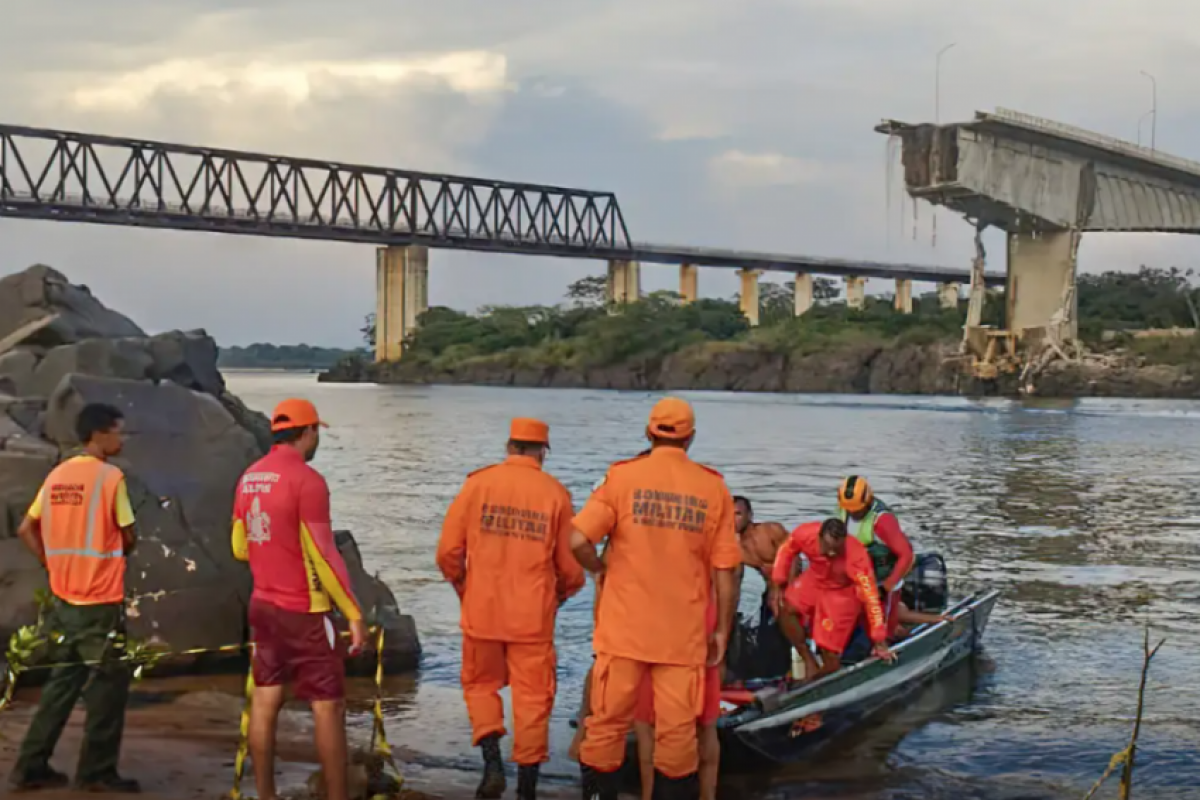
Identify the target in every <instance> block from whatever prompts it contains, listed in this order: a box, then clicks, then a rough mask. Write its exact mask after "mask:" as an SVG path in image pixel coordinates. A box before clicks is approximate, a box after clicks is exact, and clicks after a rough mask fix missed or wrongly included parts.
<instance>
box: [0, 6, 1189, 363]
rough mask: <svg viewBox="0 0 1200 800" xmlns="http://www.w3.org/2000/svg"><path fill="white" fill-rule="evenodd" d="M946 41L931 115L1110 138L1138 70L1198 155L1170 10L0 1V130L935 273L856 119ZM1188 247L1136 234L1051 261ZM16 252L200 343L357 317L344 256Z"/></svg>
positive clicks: (1136, 103) (1135, 99)
mask: <svg viewBox="0 0 1200 800" xmlns="http://www.w3.org/2000/svg"><path fill="white" fill-rule="evenodd" d="M952 42H953V43H956V46H955V47H954V48H953V49H951V50H950V51H948V52H947V53H946V55H945V57H944V59H943V66H942V74H941V87H942V88H941V109H942V111H941V115H942V119H943V121H945V120H948V119H951V118H954V119H965V118H968V117H969V116H970V115H971V114H972V113H973V112H974V111H975V110H976V109H981V110H991V109H992V108H994V107H995V106H997V105H1001V106H1006V107H1009V108H1015V109H1018V110H1021V111H1025V112H1028V113H1032V114H1037V115H1041V116H1046V117H1051V118H1055V119H1058V120H1060V121H1063V122H1069V123H1072V124H1076V125H1081V126H1084V127H1088V128H1092V129H1095V130H1098V131H1101V132H1104V133H1108V134H1111V135H1116V136H1122V137H1125V138H1128V139H1131V140H1136V138H1137V136H1138V125H1139V118H1141V117H1142V116H1143V114H1144V113H1145V112H1146V111H1148V110H1149V108H1150V104H1151V93H1150V81H1149V80H1148V79H1147V78H1146V77H1145V76H1143V75H1141V74H1140V71H1142V70H1146V71H1148V72H1150V73H1152V74H1154V75H1155V76H1157V79H1158V102H1159V106H1160V109H1161V113H1160V115H1159V117H1160V118H1159V120H1158V126H1157V139H1158V147H1159V148H1160V149H1163V150H1167V151H1170V152H1173V153H1176V154H1179V155H1183V156H1188V157H1192V158H1200V135H1197V134H1200V95H1197V94H1196V93H1195V91H1194V87H1195V86H1196V85H1200V7H1198V6H1196V4H1195V2H1194V0H1192V1H1191V2H1189V1H1188V0H1142V2H1139V3H1134V2H1133V0H1120V2H1118V0H1053V2H1046V0H1038V2H1033V1H1032V0H1009V2H1007V3H964V2H961V0H957V1H953V0H906V2H903V3H899V2H894V0H743V1H742V2H736V3H735V2H732V1H731V0H588V2H582V1H581V0H557V2H551V1H550V0H503V2H497V1H496V0H492V1H491V2H484V1H483V0H474V1H471V2H468V0H438V2H421V3H418V2H410V1H409V0H343V2H340V3H330V2H327V1H326V0H320V2H318V1H317V0H286V2H284V0H242V1H241V2H234V1H233V0H204V1H203V2H201V1H200V0H171V1H170V2H162V0H105V2H102V3H100V2H91V3H85V2H79V0H71V1H70V2H67V1H66V0H37V1H36V2H34V0H7V2H6V3H5V4H4V16H3V22H2V23H0V121H4V122H10V123H16V124H26V125H35V126H43V127H57V128H66V129H75V130H86V131H91V132H98V133H110V134H116V135H130V136H141V137H145V138H156V139H164V140H167V141H182V142H186V143H194V144H207V145H212V146H224V147H231V148H238V149H250V150H262V151H267V152H276V153H280V154H288V155H304V156H316V157H320V158H325V159H331V160H340V161H351V162H360V163H378V164H380V165H385V166H397V167H408V168H412V169H421V170H427V171H442V170H445V171H453V172H457V173H460V174H471V175H478V176H481V177H494V178H507V179H514V180H525V181H531V182H547V183H556V184H559V185H569V186H580V187H586V188H594V189H609V190H613V191H615V192H616V193H617V195H618V198H619V199H620V202H621V206H622V209H623V211H624V214H625V218H626V221H627V223H628V225H629V228H630V232H631V234H632V235H633V236H634V238H636V239H638V240H644V241H654V242H663V243H680V244H692V245H711V246H719V247H740V248H746V249H755V250H769V251H776V252H784V251H786V252H796V253H805V254H814V255H825V256H839V257H855V256H861V257H866V258H872V259H881V260H896V261H917V262H930V263H938V264H947V265H964V266H965V265H966V264H967V263H968V260H969V258H970V256H971V247H970V242H969V230H968V229H967V228H966V226H965V225H964V224H963V223H961V222H959V221H957V220H955V219H954V218H953V217H951V216H950V215H949V214H947V213H945V212H943V213H942V214H941V215H939V217H938V236H937V240H936V243H935V242H934V241H933V237H932V230H931V228H932V225H931V221H932V212H931V210H930V209H929V207H927V206H926V207H922V208H920V209H918V213H917V215H916V218H915V219H914V217H913V213H912V206H911V204H904V205H903V207H902V203H901V197H900V194H899V189H898V182H899V180H898V178H899V173H898V171H896V172H894V173H893V176H892V178H893V179H892V181H891V191H890V192H889V191H888V188H889V181H888V170H887V168H886V164H887V140H886V139H885V138H884V137H882V136H880V135H879V134H876V133H874V132H873V131H872V127H873V126H874V125H875V124H876V123H877V122H878V121H879V120H880V119H881V118H883V117H894V118H900V119H906V120H910V121H930V120H931V119H932V117H933V110H934V63H935V54H936V53H937V51H938V50H939V49H940V48H942V47H943V46H944V45H947V44H950V43H952ZM1142 135H1143V137H1144V138H1148V136H1149V121H1148V120H1147V121H1146V122H1145V123H1144V124H1143V126H1142ZM902 214H903V216H902ZM991 245H992V247H991V249H992V251H993V252H995V253H996V254H997V258H996V260H995V261H994V262H993V266H995V267H999V266H1001V262H1000V258H999V254H1000V252H1001V247H1000V242H998V241H996V240H995V238H994V237H993V239H992V241H991ZM1198 257H1200V247H1198V246H1197V244H1194V243H1193V242H1192V241H1191V240H1190V239H1185V238H1172V237H1165V236H1161V237H1160V236H1133V235H1124V236H1121V235H1116V236H1091V237H1089V238H1088V239H1086V240H1085V244H1084V247H1083V249H1082V250H1081V253H1080V258H1081V264H1082V268H1083V269H1085V270H1089V271H1092V270H1099V269H1110V268H1132V267H1136V266H1137V265H1138V264H1140V263H1147V264H1152V265H1159V266H1168V265H1171V264H1179V265H1184V266H1186V265H1190V264H1192V263H1194V262H1195V261H1196V260H1197V258H1198ZM38 261H41V262H45V263H49V264H51V265H53V266H56V267H58V268H59V269H61V270H63V271H64V272H66V273H67V274H68V276H69V277H70V278H71V279H72V280H74V281H77V282H81V283H86V284H88V285H89V286H91V287H92V289H93V290H94V291H95V292H96V293H97V294H98V295H100V296H101V298H102V299H104V300H105V301H106V302H108V303H109V304H110V305H112V306H114V307H116V308H119V309H121V310H123V311H125V312H126V313H128V314H130V315H131V316H133V317H134V318H135V319H136V320H137V321H139V322H140V323H141V324H142V325H143V326H144V327H146V328H148V329H151V330H163V329H169V328H175V327H181V328H193V327H204V328H207V329H208V330H209V331H210V332H212V333H213V334H215V335H216V336H217V338H218V340H219V341H220V342H221V343H223V344H244V343H249V342H252V341H262V340H271V341H276V342H300V341H306V342H309V343H312V344H329V345H336V344H341V345H348V344H353V343H355V340H356V336H357V334H356V329H357V327H358V326H359V324H360V321H361V318H362V316H363V315H364V314H365V313H366V312H368V311H370V310H372V309H373V307H374V298H373V294H374V253H373V251H372V249H371V248H370V247H368V246H359V245H342V244H325V243H314V242H288V241H283V240H277V239H258V238H243V237H227V236H218V235H210V234H195V233H175V232H153V231H140V230H134V229H124V228H111V229H110V228H104V227H91V226H86V225H76V224H61V223H59V224H54V223H37V222H25V221H14V220H0V268H2V269H3V271H4V272H9V271H13V270H15V269H19V268H21V267H24V266H26V265H28V264H30V263H34V262H38ZM602 270H603V265H602V264H601V263H598V262H592V263H577V262H571V261H560V260H553V259H529V258H525V259H521V258H515V257H507V256H486V255H478V254H468V253H455V252H448V251H435V252H434V253H432V254H431V271H430V301H431V302H432V303H434V304H437V305H449V306H453V307H456V308H462V309H473V308H475V307H477V306H479V305H482V304H485V303H533V302H547V303H548V302H555V301H557V300H558V299H559V298H560V297H561V295H562V292H563V289H564V288H565V287H566V285H567V284H568V283H570V282H571V281H573V280H575V279H577V278H579V277H581V276H583V275H586V274H588V273H589V272H592V273H599V272H601V271H602ZM776 279H777V280H781V279H782V278H781V277H778V278H776ZM882 283H883V282H881V281H877V282H875V286H874V288H876V289H877V290H880V291H882V290H885V289H888V288H890V287H886V286H883V285H881V284H882ZM643 286H644V288H645V289H647V290H652V289H657V288H675V287H676V286H677V272H676V271H675V270H674V269H672V268H669V267H651V266H647V267H645V268H644V270H643ZM926 288H928V287H926ZM735 291H736V279H735V278H734V276H733V275H732V274H729V273H727V272H725V271H718V270H707V271H704V272H703V273H702V274H701V292H702V293H703V294H705V295H711V296H722V297H727V296H730V295H732V294H733V293H734V292H735Z"/></svg>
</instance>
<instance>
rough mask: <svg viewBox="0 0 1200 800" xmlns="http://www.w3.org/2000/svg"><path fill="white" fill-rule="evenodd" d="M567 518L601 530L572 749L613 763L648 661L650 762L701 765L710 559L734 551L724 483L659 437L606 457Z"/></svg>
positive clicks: (673, 771) (716, 561) (592, 534)
mask: <svg viewBox="0 0 1200 800" xmlns="http://www.w3.org/2000/svg"><path fill="white" fill-rule="evenodd" d="M575 528H576V529H577V530H578V531H579V532H580V533H582V534H583V535H584V536H586V537H587V538H588V540H589V541H591V542H592V543H594V544H598V543H599V542H600V541H602V540H603V539H604V538H605V537H608V540H609V541H608V547H607V550H606V551H605V559H606V571H605V577H604V591H603V592H602V593H601V595H600V601H599V602H600V606H599V610H598V614H597V623H596V632H595V637H594V648H595V651H596V664H595V666H594V667H593V671H592V687H591V692H592V695H591V696H592V715H591V716H590V717H588V719H587V721H586V726H587V735H586V736H585V737H584V740H583V746H582V747H581V749H580V760H581V761H582V762H583V763H584V764H585V765H586V766H588V767H591V768H592V769H595V770H597V771H599V772H605V773H609V772H614V771H616V770H617V769H619V768H620V766H621V763H622V761H624V758H625V741H626V737H627V736H628V734H629V731H630V729H631V728H632V726H633V719H634V710H635V707H636V705H637V701H638V688H639V686H640V685H641V682H642V679H643V676H644V675H645V674H646V673H649V676H650V680H651V682H652V683H653V688H654V713H655V722H656V725H655V729H654V735H655V748H654V766H655V769H657V770H658V771H659V772H661V773H662V774H663V775H665V776H666V777H668V778H683V777H686V776H688V775H691V774H692V773H694V772H696V770H697V769H698V767H699V751H698V749H697V741H696V718H697V717H699V716H700V715H701V712H702V711H703V700H704V676H705V662H706V660H707V656H708V637H707V635H706V631H705V611H706V606H707V605H708V599H709V593H710V592H711V591H712V571H713V570H714V569H718V570H722V569H724V570H728V569H735V568H736V567H737V566H738V565H739V564H740V563H741V549H740V548H739V547H738V542H737V535H736V533H735V532H734V522H733V499H732V498H731V496H730V494H729V489H728V488H727V487H726V486H725V481H724V479H723V478H722V477H721V475H720V473H718V472H715V471H714V470H711V469H709V468H708V467H705V466H702V465H700V464H697V463H696V462H694V461H692V460H691V459H689V458H688V456H687V453H686V452H685V451H684V450H683V449H682V448H675V447H658V448H655V449H654V450H652V451H651V452H650V453H649V454H648V455H644V456H639V457H638V458H635V459H632V460H630V461H621V462H618V463H616V464H614V465H613V466H612V467H611V468H610V469H609V471H608V474H607V475H606V476H605V478H604V480H603V481H601V483H600V484H599V485H598V486H597V487H596V490H595V491H594V492H593V493H592V496H591V497H590V498H589V499H588V502H587V504H586V505H585V506H584V508H583V510H582V511H581V512H580V513H579V515H578V516H577V517H576V518H575Z"/></svg>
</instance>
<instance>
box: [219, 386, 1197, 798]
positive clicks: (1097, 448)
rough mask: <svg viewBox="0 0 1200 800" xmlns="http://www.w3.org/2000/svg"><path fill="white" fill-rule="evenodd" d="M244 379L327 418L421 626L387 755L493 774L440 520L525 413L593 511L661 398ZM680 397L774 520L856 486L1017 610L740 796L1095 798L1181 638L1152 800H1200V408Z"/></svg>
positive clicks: (567, 660)
mask: <svg viewBox="0 0 1200 800" xmlns="http://www.w3.org/2000/svg"><path fill="white" fill-rule="evenodd" d="M227 377H228V378H229V383H230V387H231V389H232V390H233V391H234V392H236V393H237V394H239V395H240V396H241V397H242V398H243V399H244V400H245V401H246V402H247V403H249V404H250V405H251V406H252V407H257V408H260V409H263V410H269V408H270V406H272V405H273V404H274V403H275V402H276V401H278V400H280V399H282V398H283V397H286V396H289V395H302V396H306V397H308V398H310V399H312V400H313V401H314V402H316V403H317V404H318V406H319V407H320V409H321V412H322V415H323V416H325V417H326V418H327V419H328V420H329V421H330V423H331V425H332V427H331V428H330V429H329V430H328V431H326V432H325V433H324V434H323V441H322V447H321V451H320V453H319V454H318V456H317V460H316V461H315V462H314V465H315V466H316V467H317V468H318V469H320V470H321V471H322V472H323V473H324V474H325V475H326V476H327V477H328V479H329V483H330V486H331V488H332V491H333V508H334V517H335V525H337V526H338V527H346V528H350V529H352V530H353V531H354V533H355V535H356V537H357V539H358V541H359V544H360V546H361V548H362V551H363V556H364V559H365V561H366V562H367V565H368V568H371V569H379V570H380V571H381V573H382V576H383V577H384V578H385V579H386V580H387V581H388V582H389V584H390V585H391V586H392V588H393V589H394V591H395V593H396V595H397V598H398V600H399V602H400V605H401V607H402V609H403V610H404V611H406V612H407V613H411V614H413V615H414V616H415V617H416V620H417V625H418V628H419V630H420V634H421V637H422V644H423V647H424V650H425V655H424V658H423V662H422V666H421V670H420V672H419V675H418V676H417V678H416V680H415V682H414V683H413V684H412V685H411V686H409V685H406V686H405V688H403V690H398V691H397V693H396V696H395V697H393V698H391V699H390V700H389V702H388V706H387V713H388V715H389V717H390V718H391V722H390V728H389V730H390V737H391V739H392V740H393V743H394V744H398V745H400V746H401V747H402V748H403V749H404V752H405V753H406V756H407V758H409V759H410V760H413V761H415V762H417V764H418V765H424V767H426V768H430V769H437V770H445V771H455V772H457V771H458V770H463V771H464V775H465V774H466V771H468V770H469V771H473V770H475V769H477V764H478V756H477V754H476V753H475V752H474V751H472V750H471V748H470V736H469V731H468V724H467V716H466V711H465V709H464V707H463V704H462V699H461V695H460V694H459V689H458V670H459V655H458V627H457V624H458V605H457V600H456V598H455V596H454V593H453V592H452V591H451V589H450V588H449V587H448V586H447V585H445V584H444V583H442V582H441V579H440V575H439V573H438V571H437V568H436V566H435V565H434V549H435V547H436V542H437V537H438V532H439V529H440V525H441V517H442V514H443V512H444V511H445V509H446V506H447V504H448V503H449V501H450V500H451V498H452V497H453V495H454V493H455V492H456V491H457V489H458V488H459V486H460V484H461V481H462V480H463V478H464V477H465V475H466V473H467V472H468V471H470V470H472V469H475V468H477V467H479V466H481V465H484V464H487V463H490V462H492V461H495V460H497V459H499V458H500V457H502V454H503V445H504V440H505V437H506V433H507V425H508V421H509V419H510V418H511V417H513V416H518V415H524V416H537V417H540V418H542V419H544V420H546V421H547V422H548V423H549V424H550V426H551V438H552V442H553V451H552V453H551V456H550V459H549V461H548V462H547V469H548V470H549V471H551V472H552V473H553V474H554V475H555V476H557V477H558V478H559V479H560V480H562V481H563V483H565V484H566V485H567V487H568V488H569V489H570V490H571V491H572V493H573V494H574V496H575V499H576V503H577V504H578V503H581V502H582V501H583V500H584V499H585V498H586V496H587V493H588V491H589V489H590V487H591V486H592V485H593V484H594V483H595V481H596V480H598V479H599V478H600V477H601V476H602V475H603V474H604V470H605V468H606V465H607V464H609V463H610V462H611V461H613V460H616V459H619V458H622V457H627V456H629V455H631V454H633V453H635V452H637V451H639V450H640V449H642V447H643V439H642V431H643V428H644V424H645V417H646V414H647V413H648V411H649V409H650V406H651V405H652V403H653V400H654V399H655V395H653V394H651V393H644V392H628V393H625V392H600V391H574V390H535V389H497V388H471V387H399V386H389V387H377V386H367V385H321V384H317V383H316V382H315V378H314V377H313V376H311V375H295V374H269V373H232V374H230V375H229V376H227ZM682 394H683V396H686V397H688V399H689V400H691V401H692V403H693V404H694V406H695V408H696V413H697V424H698V430H699V433H698V436H697V439H696V444H695V446H694V448H693V455H694V456H695V457H696V458H697V459H698V460H700V461H703V462H705V463H708V464H710V465H712V466H714V467H716V468H717V469H719V470H721V471H722V472H723V473H724V474H725V476H726V479H727V481H728V483H729V485H730V487H731V489H732V490H733V491H734V493H739V494H746V495H749V496H750V497H751V499H752V500H753V502H754V506H755V516H756V518H757V519H759V520H778V521H780V522H783V523H784V524H785V525H786V526H787V527H789V528H791V527H793V526H794V525H796V524H798V523H800V522H802V521H807V520H810V519H814V518H817V517H819V516H821V515H822V514H824V513H827V512H828V511H829V510H830V507H831V505H832V504H833V502H834V494H835V490H836V486H837V483H838V480H839V479H840V477H841V476H842V475H843V474H845V473H847V472H858V473H861V474H863V475H866V476H868V477H869V479H870V480H871V481H872V484H873V485H874V487H875V488H876V493H877V494H878V495H879V496H881V497H882V498H884V499H885V500H886V501H887V502H888V503H889V504H891V505H892V506H893V507H894V508H895V509H896V510H897V511H898V513H899V516H900V519H901V522H902V524H903V525H904V527H905V528H906V530H907V531H908V532H909V535H910V537H912V538H913V540H914V542H915V544H916V547H917V549H918V550H938V551H940V552H941V553H943V554H944V555H945V557H946V559H947V562H948V564H949V569H950V577H951V581H952V590H955V591H956V593H957V592H965V591H968V590H970V589H973V588H978V587H982V586H988V587H995V588H998V589H1000V590H1002V592H1003V597H1002V599H1001V601H1000V604H999V606H998V607H997V608H996V611H995V613H994V614H993V616H992V621H991V624H990V626H989V628H988V630H987V634H986V637H985V643H986V647H985V652H984V653H983V654H982V656H981V657H980V658H979V659H977V660H976V662H975V663H974V664H973V665H972V666H970V667H969V668H967V669H963V670H959V671H957V672H956V673H955V674H954V675H953V676H951V678H950V679H949V680H945V681H942V682H940V683H939V684H937V685H935V686H934V687H932V688H930V689H929V690H926V691H924V692H923V693H921V694H920V695H919V696H917V697H915V698H913V699H912V700H911V701H909V702H907V703H906V704H905V706H904V707H903V708H900V709H898V710H897V711H896V712H895V713H893V714H890V715H887V716H886V717H885V718H884V719H882V720H880V721H878V722H876V723H874V724H872V725H871V727H870V729H869V730H864V731H862V732H861V734H857V735H855V736H854V737H852V738H851V739H850V740H848V741H847V742H846V743H845V745H844V746H842V747H840V748H839V750H838V751H836V752H831V753H828V754H826V755H824V756H822V757H821V759H820V762H819V763H815V764H809V765H805V766H802V767H797V768H793V769H789V770H787V771H786V772H784V773H780V774H777V775H770V776H766V775H763V776H752V777H751V778H735V779H733V780H732V781H731V782H730V783H729V785H727V786H723V790H722V791H723V793H726V794H727V796H735V797H764V798H765V797H821V798H856V799H857V800H885V799H886V800H899V799H900V798H946V799H947V800H951V798H953V800H967V799H969V798H980V800H1009V799H1013V800H1015V798H1060V797H1061V798H1071V797H1080V796H1082V794H1083V793H1084V792H1085V791H1086V790H1087V789H1088V788H1089V787H1090V785H1091V783H1092V782H1093V781H1094V780H1095V779H1096V778H1097V777H1098V776H1099V775H1100V773H1101V772H1103V770H1104V768H1105V766H1106V765H1107V764H1108V761H1109V759H1110V757H1111V756H1112V755H1113V754H1114V753H1116V752H1117V751H1118V750H1120V749H1121V748H1122V747H1123V746H1124V744H1125V742H1126V740H1127V738H1128V736H1129V732H1130V728H1131V723H1132V719H1133V715H1134V712H1135V707H1136V695H1137V683H1138V677H1139V671H1140V667H1141V653H1142V638H1143V630H1144V626H1145V625H1146V623H1149V624H1150V625H1151V627H1152V635H1153V636H1154V637H1156V638H1157V637H1163V636H1165V637H1166V638H1167V640H1168V641H1167V644H1166V646H1165V647H1164V648H1163V650H1162V651H1161V653H1160V655H1159V656H1158V657H1157V659H1156V660H1155V662H1154V665H1153V668H1152V671H1151V679H1150V683H1149V688H1148V691H1147V707H1146V714H1145V722H1144V725H1143V729H1142V737H1141V747H1140V749H1139V757H1138V766H1137V781H1136V788H1137V791H1136V793H1135V795H1136V797H1137V798H1139V800H1140V799H1141V798H1198V799H1200V688H1198V687H1200V614H1198V611H1197V609H1198V608H1200V605H1198V603H1200V404H1197V403H1188V402H1173V401H1146V400H1138V401H1109V400H1094V401H1093V400H1088V401H1061V402H1059V401H1040V402H1037V403H1034V404H1020V403H1015V402H1010V401H1006V400H986V401H975V400H968V399H960V398H907V397H895V398H878V397H837V396H819V397H818V396H787V395H736V394H731V393H707V392H696V393H682ZM753 600H754V598H750V602H749V603H748V605H753ZM591 602H592V597H591V590H590V588H589V589H586V590H585V591H584V592H582V593H581V594H580V596H578V597H576V598H574V599H573V600H572V601H570V602H569V603H568V604H567V605H566V606H565V607H564V608H563V610H562V612H561V614H560V616H559V625H558V646H559V661H560V665H561V666H560V677H559V696H558V703H557V706H556V709H555V713H554V719H553V723H552V740H553V743H554V751H555V752H554V756H553V761H552V763H551V764H550V765H548V766H547V768H546V773H547V775H548V777H549V782H550V783H551V784H553V783H556V782H561V784H562V785H563V786H564V787H565V786H566V785H568V784H569V782H570V781H571V780H572V779H573V777H574V776H575V775H577V767H576V765H575V764H573V763H572V762H570V761H568V760H567V759H566V757H565V752H566V744H567V742H568V741H569V738H570V734H571V729H570V728H569V727H568V719H569V717H570V715H571V714H572V713H573V711H574V709H575V708H576V707H577V706H578V702H579V692H580V688H581V687H580V684H581V681H582V678H583V675H584V673H585V672H586V670H587V667H588V664H589V662H590V634H591V619H592V615H591ZM356 723H357V724H359V725H361V724H364V723H365V718H360V719H356ZM465 779H467V778H464V780H465ZM1114 788H1115V787H1114ZM1100 796H1102V797H1114V796H1115V794H1114V793H1112V792H1103V793H1102V794H1101V795H1100Z"/></svg>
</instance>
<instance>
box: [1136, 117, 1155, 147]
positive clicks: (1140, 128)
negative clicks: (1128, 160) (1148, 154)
mask: <svg viewBox="0 0 1200 800" xmlns="http://www.w3.org/2000/svg"><path fill="white" fill-rule="evenodd" d="M1153 113H1154V112H1153V111H1147V112H1146V113H1145V114H1142V115H1141V116H1140V117H1138V138H1137V143H1138V146H1139V147H1140V146H1141V144H1142V123H1143V122H1145V121H1146V118H1147V117H1149V116H1150V115H1152V114H1153Z"/></svg>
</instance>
